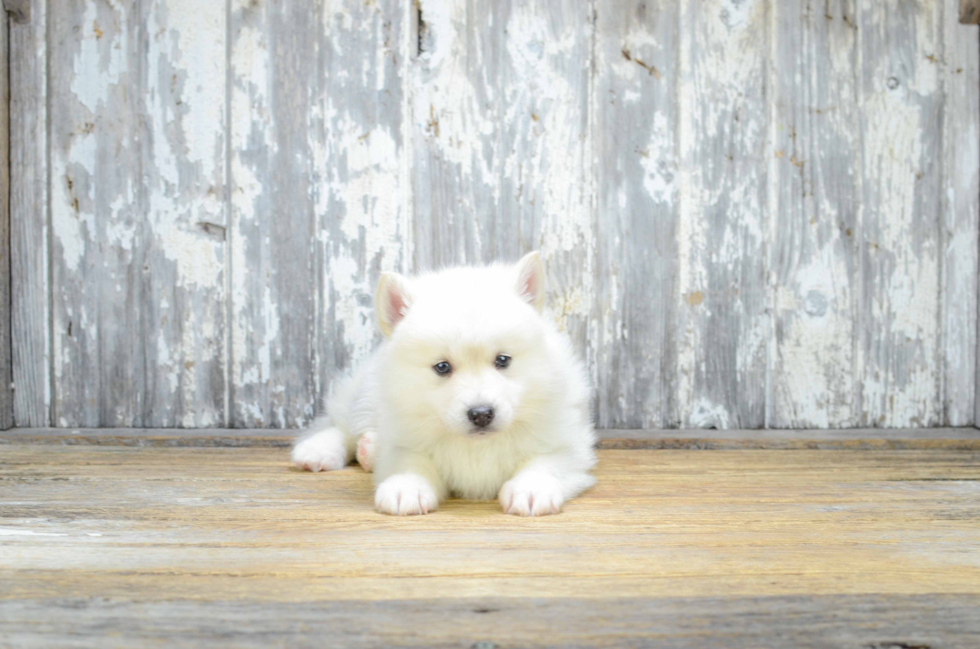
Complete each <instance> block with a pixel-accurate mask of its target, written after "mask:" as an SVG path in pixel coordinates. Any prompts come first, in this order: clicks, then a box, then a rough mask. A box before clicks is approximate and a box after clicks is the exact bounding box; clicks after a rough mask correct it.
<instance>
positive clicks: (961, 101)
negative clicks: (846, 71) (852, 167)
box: [940, 0, 980, 426]
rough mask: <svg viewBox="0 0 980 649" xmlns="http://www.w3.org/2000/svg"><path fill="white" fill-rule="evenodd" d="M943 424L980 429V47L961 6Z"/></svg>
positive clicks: (947, 154)
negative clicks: (979, 411) (979, 395)
mask: <svg viewBox="0 0 980 649" xmlns="http://www.w3.org/2000/svg"><path fill="white" fill-rule="evenodd" d="M943 10H944V14H943V16H944V17H943V21H942V24H943V50H944V55H943V62H944V64H943V65H941V66H940V73H941V74H942V76H943V79H942V81H943V93H944V101H945V106H944V109H945V110H944V112H943V125H942V128H943V171H942V197H943V217H942V221H941V222H940V227H941V228H943V230H942V232H943V249H942V255H943V295H942V299H943V311H942V313H941V321H940V322H941V326H942V336H943V351H942V354H943V360H944V362H945V366H944V376H943V424H944V425H946V426H966V425H969V424H972V423H973V422H975V421H977V419H975V416H974V413H975V409H976V404H977V401H976V387H977V381H976V376H977V291H978V290H980V286H978V281H977V278H978V276H980V269H978V265H977V252H978V249H980V246H978V243H977V242H978V241H980V232H978V219H977V215H978V214H980V126H978V125H977V124H976V123H975V120H974V116H975V115H978V114H980V81H977V80H980V47H977V31H978V30H977V28H976V27H970V26H965V25H960V24H959V23H957V22H956V21H955V20H953V16H955V15H956V0H945V3H944V4H943Z"/></svg>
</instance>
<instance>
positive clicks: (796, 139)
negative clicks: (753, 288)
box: [767, 0, 861, 428]
mask: <svg viewBox="0 0 980 649" xmlns="http://www.w3.org/2000/svg"><path fill="white" fill-rule="evenodd" d="M772 10H773V12H774V15H775V17H774V21H773V25H774V29H773V32H772V36H773V39H774V41H775V43H774V45H773V52H774V54H773V56H774V58H773V66H774V71H773V74H772V79H773V82H774V84H775V85H774V88H773V96H772V110H773V124H772V126H771V131H772V137H773V145H772V146H773V150H771V151H768V152H767V154H768V155H769V156H771V157H770V165H771V168H772V174H773V175H772V180H773V190H772V195H773V197H774V208H773V215H774V217H773V219H772V220H771V222H770V230H769V234H768V237H769V240H770V242H771V246H772V248H771V264H772V268H771V277H772V281H773V288H772V300H773V309H774V313H773V332H772V336H773V338H772V342H771V344H772V346H773V354H772V358H771V359H770V363H771V374H770V380H769V389H770V394H769V404H768V410H769V414H768V417H767V424H768V425H769V426H772V427H774V428H811V427H813V428H826V427H842V428H847V427H852V426H855V425H857V423H858V421H859V413H858V410H857V404H856V403H855V396H856V390H857V389H858V388H857V381H856V379H855V374H856V370H857V365H856V359H855V354H854V343H855V340H856V338H857V335H858V327H859V322H858V304H857V293H856V289H857V287H858V286H859V272H860V268H859V249H858V241H857V237H856V236H855V233H856V232H857V218H858V210H859V205H860V194H859V192H860V172H861V167H860V164H861V163H860V160H861V157H860V152H861V151H860V129H859V112H858V111H859V109H860V107H859V105H858V94H857V93H858V87H857V84H858V58H857V54H858V52H857V41H858V35H857V28H856V20H857V16H856V12H855V6H854V3H853V2H851V1H850V0H834V1H832V2H829V3H827V4H821V5H820V6H819V7H818V6H817V5H812V4H805V3H796V2H777V3H773V5H772Z"/></svg>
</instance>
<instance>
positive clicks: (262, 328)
mask: <svg viewBox="0 0 980 649" xmlns="http://www.w3.org/2000/svg"><path fill="white" fill-rule="evenodd" d="M317 18H318V17H317V15H316V14H312V15H311V12H310V11H309V8H308V7H306V6H304V5H303V4H302V3H288V4H282V3H270V2H263V3H254V2H251V1H248V0H241V1H235V2H233V3H232V5H231V25H230V28H231V33H232V35H233V37H232V38H233V40H232V42H231V51H230V57H231V60H230V66H231V75H232V96H231V98H230V102H231V106H230V110H231V123H230V129H231V132H230V134H229V136H230V138H231V178H230V180H231V206H232V222H231V234H230V242H231V248H230V249H231V264H232V272H233V273H234V279H233V280H232V283H231V291H232V293H231V300H232V304H231V307H230V308H231V315H230V322H231V326H232V328H233V329H232V334H231V335H232V339H231V355H232V358H231V385H230V392H229V403H230V404H231V408H232V413H231V419H230V422H231V424H232V425H234V426H248V427H256V426H258V427H262V426H278V427H285V426H291V427H295V426H299V425H302V424H303V423H305V421H307V420H308V419H309V418H310V416H311V415H312V414H313V407H314V401H315V399H314V394H313V379H314V376H315V369H314V367H313V358H314V335H315V332H314V326H315V323H316V317H315V316H316V311H315V309H316V292H315V289H316V274H315V269H314V266H313V263H314V241H315V240H316V236H317V228H316V215H315V211H314V204H313V193H312V178H311V175H310V172H311V171H312V170H313V162H314V161H313V156H312V152H311V150H310V133H311V123H310V120H311V119H312V118H313V115H312V113H311V109H312V103H313V100H312V97H311V93H312V92H313V91H312V89H311V84H310V80H311V79H315V78H317V77H318V74H317V71H318V70H317V60H318V56H317V52H318V48H319V45H320V41H319V35H320V24H319V20H318V19H317Z"/></svg>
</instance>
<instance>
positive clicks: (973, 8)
mask: <svg viewBox="0 0 980 649" xmlns="http://www.w3.org/2000/svg"><path fill="white" fill-rule="evenodd" d="M950 15H952V12H950ZM960 22H961V23H965V24H968V25H976V24H978V23H980V0H960Z"/></svg>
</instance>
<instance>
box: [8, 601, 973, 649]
mask: <svg viewBox="0 0 980 649" xmlns="http://www.w3.org/2000/svg"><path fill="white" fill-rule="evenodd" d="M978 607H980V597H978V596H976V595H925V596H922V595H919V596H896V595H857V596H855V595H824V596H816V597H814V596H798V597H732V598H724V597H697V598H680V597H664V598H657V599H647V598H618V599H609V600H594V599H588V597H587V596H586V595H585V594H582V593H579V594H577V595H576V596H574V597H562V598H543V597H534V598H513V597H487V596H484V597H473V598H467V599H452V598H446V599H429V600H392V601H384V602H373V601H362V600H345V601H329V602H303V603H290V604H269V603H266V602H262V603H250V602H247V601H234V602H201V601H199V600H180V601H174V602H145V603H144V602H140V603H135V602H122V601H118V600H110V601H106V600H103V599H101V598H92V599H78V598H60V599H51V600H27V601H13V602H0V634H2V635H3V636H4V637H5V638H7V639H8V641H9V642H10V643H11V644H12V646H17V647H50V646H57V645H80V644H85V645H93V644H94V645H98V646H100V647H132V646H145V645H152V644H170V645H180V646H182V647H216V646H234V647H265V646H268V644H269V642H270V639H271V638H275V641H276V642H279V643H282V644H285V645H287V646H303V645H306V644H315V643H318V642H320V641H322V639H323V638H325V637H329V638H330V642H331V644H333V645H335V646H344V647H359V648H368V647H437V648H446V649H449V648H456V647H476V648H477V649H483V648H488V649H489V648H490V647H586V646H588V647H622V646H632V647H647V646H658V647H662V646H667V647H685V648H692V649H693V648H696V647H706V646H714V647H731V648H732V649H741V648H748V647H813V648H815V649H837V648H839V647H874V648H875V649H886V648H887V649H892V648H895V649H900V648H903V647H904V648H909V647H944V648H947V647H948V648H962V649H971V648H972V647H974V646H975V645H976V637H977V635H978V634H980V622H978V618H977V615H976V611H977V608H978ZM447 620H452V623H451V624H447V623H446V621H447ZM110 628H111V629H112V634H111V636H108V637H107V636H106V629H110Z"/></svg>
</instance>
